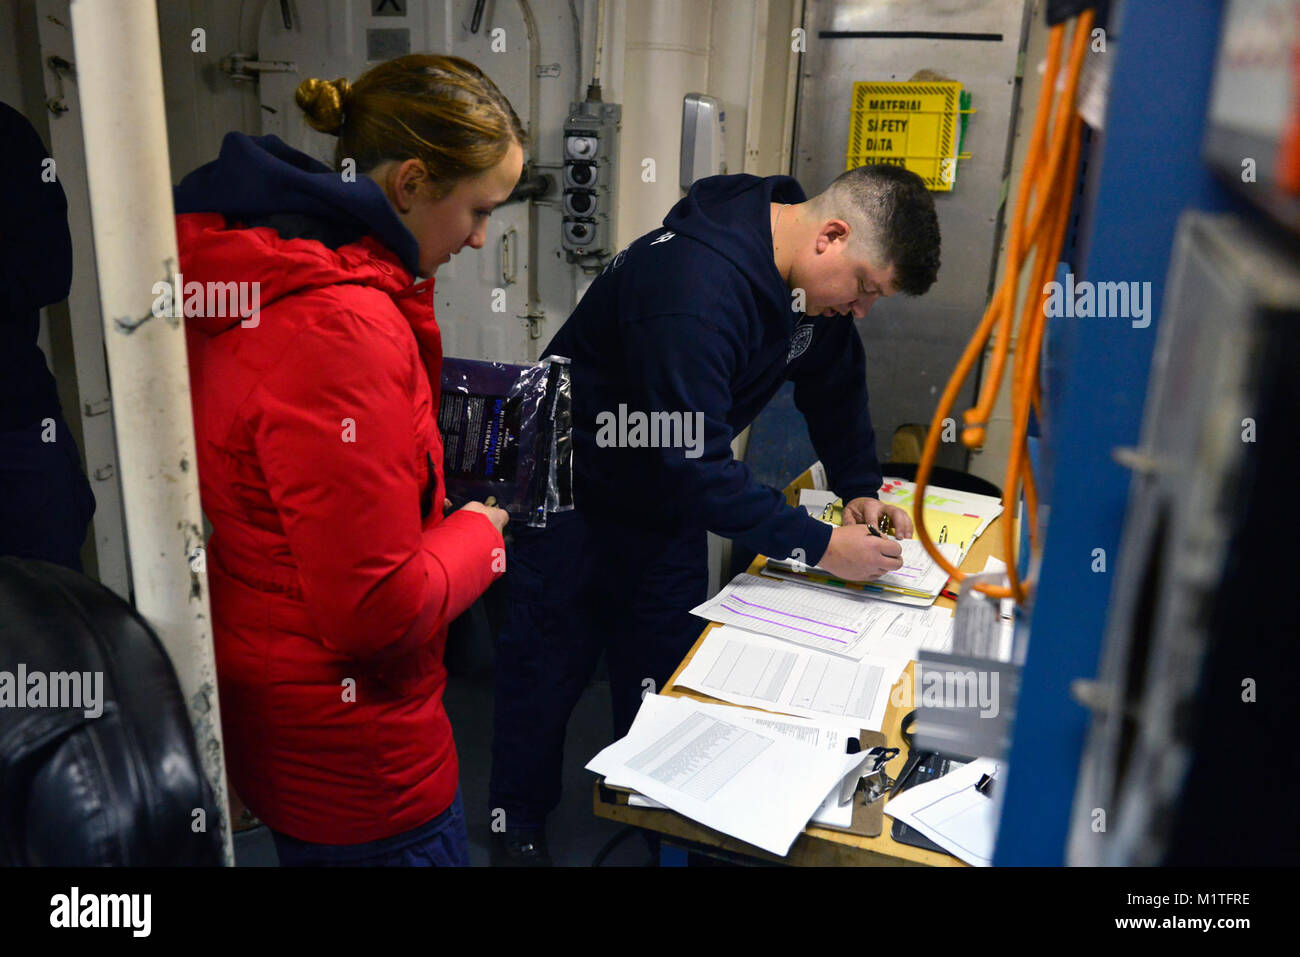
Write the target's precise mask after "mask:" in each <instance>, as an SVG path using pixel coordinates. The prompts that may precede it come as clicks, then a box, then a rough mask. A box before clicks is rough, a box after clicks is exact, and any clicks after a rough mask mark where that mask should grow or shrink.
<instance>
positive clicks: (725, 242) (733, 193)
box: [664, 174, 808, 315]
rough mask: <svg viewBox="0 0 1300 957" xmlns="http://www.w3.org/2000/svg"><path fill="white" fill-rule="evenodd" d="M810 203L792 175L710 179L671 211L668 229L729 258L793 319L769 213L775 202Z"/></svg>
mask: <svg viewBox="0 0 1300 957" xmlns="http://www.w3.org/2000/svg"><path fill="white" fill-rule="evenodd" d="M807 198H808V197H807V196H805V195H804V191H803V188H802V187H801V186H800V185H799V182H798V180H796V179H794V178H793V177H791V176H750V175H748V174H738V175H731V176H706V177H705V178H704V179H701V180H697V181H696V182H695V183H694V184H693V185H692V186H691V189H690V192H688V193H687V194H686V196H685V197H683V198H682V199H681V200H680V201H678V203H677V205H676V206H674V207H673V208H672V209H671V210H669V212H668V215H667V216H665V217H664V225H665V226H666V227H668V228H669V229H671V230H672V231H673V232H674V233H677V234H678V235H681V236H690V237H691V238H692V239H696V240H699V241H700V242H702V243H705V244H707V245H708V246H709V247H711V248H712V249H714V250H715V251H716V252H718V253H719V254H720V255H722V256H725V257H726V258H727V259H729V260H730V261H731V262H732V263H734V264H735V266H736V268H737V269H739V270H740V271H741V272H742V273H743V274H744V275H745V278H746V279H748V280H749V282H750V285H752V286H753V287H754V289H755V290H757V291H760V292H761V294H762V297H763V298H764V299H765V300H767V301H768V302H769V303H770V304H771V305H773V306H774V307H775V308H777V309H778V310H780V311H781V312H782V313H784V314H786V315H789V314H790V290H789V289H788V288H787V287H786V284H785V280H784V279H782V278H781V273H780V272H779V271H778V270H777V268H776V258H775V253H774V251H773V249H772V229H771V226H770V225H769V224H770V222H771V218H770V213H769V210H770V204H772V203H802V202H803V201H804V200H805V199H807Z"/></svg>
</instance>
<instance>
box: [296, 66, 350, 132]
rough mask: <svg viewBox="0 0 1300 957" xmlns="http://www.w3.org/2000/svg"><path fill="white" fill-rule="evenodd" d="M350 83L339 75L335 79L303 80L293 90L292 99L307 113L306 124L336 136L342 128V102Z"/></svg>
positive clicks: (343, 102)
mask: <svg viewBox="0 0 1300 957" xmlns="http://www.w3.org/2000/svg"><path fill="white" fill-rule="evenodd" d="M350 89H351V85H350V84H349V83H348V81H347V80H345V79H343V78H342V77H339V78H338V79H337V80H318V79H316V78H315V77H313V78H311V79H308V80H303V81H302V82H301V83H299V84H298V89H297V90H296V91H295V92H294V95H293V98H294V101H295V102H296V103H297V104H298V106H299V107H301V108H302V111H303V112H304V113H306V114H307V124H308V125H309V126H310V127H311V128H312V129H314V130H320V131H321V132H322V133H331V134H333V135H334V136H338V134H339V130H340V129H342V128H343V119H344V109H343V108H344V104H345V102H346V100H347V96H348V91H349V90H350Z"/></svg>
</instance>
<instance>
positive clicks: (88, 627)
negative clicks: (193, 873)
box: [0, 558, 221, 866]
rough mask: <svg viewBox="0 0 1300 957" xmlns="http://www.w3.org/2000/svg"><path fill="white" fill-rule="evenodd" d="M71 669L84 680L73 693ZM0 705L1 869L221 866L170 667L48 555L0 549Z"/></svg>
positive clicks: (122, 613) (110, 603) (110, 602)
mask: <svg viewBox="0 0 1300 957" xmlns="http://www.w3.org/2000/svg"><path fill="white" fill-rule="evenodd" d="M20 671H21V672H22V673H24V674H25V675H26V676H28V680H27V681H26V682H24V684H26V685H27V687H25V688H24V687H16V686H17V684H18V678H19V674H20ZM72 672H80V673H82V677H83V678H85V677H86V675H87V674H89V676H90V679H89V680H88V681H85V682H84V687H81V688H80V694H76V693H75V692H76V689H77V688H78V686H79V684H81V683H80V682H77V681H73V680H71V679H70V678H67V677H66V676H68V675H69V674H70V673H72ZM58 674H62V675H64V676H65V678H63V679H60V678H59V677H58ZM96 674H98V675H99V676H101V677H99V678H96V677H95V675H96ZM31 676H38V677H36V678H33V677H31ZM40 676H43V677H40ZM97 682H102V683H100V684H99V685H98V686H99V693H98V694H96V690H95V688H96V684H97ZM6 683H7V684H6ZM42 683H43V684H44V685H45V694H46V700H45V701H44V703H41V702H40V701H39V700H37V699H35V697H34V695H35V693H36V691H37V688H38V686H39V685H40V684H42ZM56 689H58V690H59V692H60V693H59V694H58V695H57V700H56V695H55V690H56ZM6 695H8V696H9V697H8V698H6V697H5V696H6ZM96 699H97V700H96ZM0 704H2V705H3V706H0V865H23V864H30V865H72V866H87V865H168V866H176V865H218V864H220V863H221V837H220V833H219V817H218V815H217V812H216V806H215V803H214V801H213V796H212V793H211V789H210V788H209V787H208V783H207V780H206V779H205V777H204V775H203V773H202V767H201V764H200V761H199V755H198V750H197V748H196V746H195V742H194V734H193V731H192V729H191V727H190V721H189V716H188V713H187V709H186V706H185V701H184V699H183V698H182V696H181V690H180V686H179V684H178V683H177V680H176V674H175V672H174V671H173V670H172V667H171V662H170V660H169V659H168V657H167V655H166V653H165V652H164V650H163V647H162V644H161V643H160V642H159V641H158V638H157V636H156V635H155V634H154V632H153V630H152V629H151V628H150V627H149V625H148V624H146V622H145V621H144V619H143V618H141V617H140V616H139V615H138V614H137V613H136V612H135V610H134V609H133V608H131V606H130V605H128V604H127V603H126V602H124V601H122V600H121V599H120V598H119V597H118V596H117V595H115V594H114V593H113V592H112V591H110V590H109V589H107V588H105V587H104V586H102V585H100V584H98V583H97V582H95V581H93V580H91V579H89V578H87V577H86V576H84V575H80V574H78V573H76V572H74V571H71V570H69V569H67V568H63V567H62V566H59V565H53V564H50V563H48V562H41V561H31V560H24V559H16V558H0ZM17 705H22V706H21V707H20V706H17ZM200 810H201V811H202V814H199V813H197V812H198V811H200ZM199 822H201V823H202V825H203V829H202V830H196V827H198V824H199Z"/></svg>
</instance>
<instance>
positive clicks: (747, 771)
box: [587, 694, 860, 856]
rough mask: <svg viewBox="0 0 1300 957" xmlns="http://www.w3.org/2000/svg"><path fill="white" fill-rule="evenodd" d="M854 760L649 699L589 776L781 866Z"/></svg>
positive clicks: (671, 701) (675, 702)
mask: <svg viewBox="0 0 1300 957" xmlns="http://www.w3.org/2000/svg"><path fill="white" fill-rule="evenodd" d="M859 760H860V756H859V755H852V754H836V753H834V752H831V751H822V750H819V749H817V748H814V747H811V746H810V745H807V744H803V743H801V742H798V741H792V740H789V739H787V738H783V737H781V736H780V735H777V734H775V733H763V732H760V731H758V730H755V729H754V728H752V727H748V726H746V725H745V724H743V723H741V722H737V721H734V720H722V719H720V718H716V717H714V716H712V715H711V714H709V713H708V712H706V711H704V710H702V709H701V708H700V706H699V704H698V703H697V702H694V701H691V700H690V699H688V698H666V697H663V696H661V695H649V694H648V695H646V696H645V698H644V700H642V702H641V710H640V711H638V712H637V716H636V720H635V721H634V722H633V723H632V728H631V730H630V731H628V733H627V736H626V737H624V738H622V739H620V740H618V741H615V742H614V743H613V744H611V745H610V746H609V747H607V748H605V749H604V750H603V751H601V752H600V753H599V754H598V755H596V756H595V757H594V758H592V759H591V761H590V762H588V764H587V769H588V770H590V771H595V772H596V773H597V774H603V775H604V776H605V777H606V778H609V779H611V780H614V781H617V782H619V784H620V785H621V786H623V787H630V788H633V789H634V790H636V791H639V792H640V793H642V794H644V795H646V796H647V797H650V798H653V799H654V800H656V801H658V802H659V803H661V804H664V805H666V806H667V807H669V808H671V809H672V810H674V811H676V812H677V813H679V814H681V815H683V816H685V817H688V818H690V819H691V820H693V821H698V822H699V823H701V824H703V825H705V826H706V827H711V828H713V829H714V830H717V831H721V832H722V833H724V834H729V835H731V836H732V837H736V838H739V839H740V840H742V841H745V842H747V843H749V844H753V845H754V846H755V847H760V848H762V849H763V850H765V851H770V852H772V853H773V854H779V855H782V856H784V855H785V854H787V853H788V852H789V850H790V845H791V844H793V843H794V839H795V838H796V837H798V836H799V832H800V831H802V830H803V829H804V825H806V824H807V823H808V819H809V818H810V817H812V815H813V812H815V811H816V810H817V808H818V807H819V806H820V805H821V803H822V802H823V801H824V800H825V798H826V795H827V794H829V793H830V791H831V788H833V787H835V786H836V784H838V783H839V781H840V780H841V779H843V777H844V775H846V774H848V773H849V772H850V770H851V769H852V768H853V767H854V766H855V765H856V764H857V762H858V761H859Z"/></svg>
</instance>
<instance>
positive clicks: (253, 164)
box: [173, 133, 419, 276]
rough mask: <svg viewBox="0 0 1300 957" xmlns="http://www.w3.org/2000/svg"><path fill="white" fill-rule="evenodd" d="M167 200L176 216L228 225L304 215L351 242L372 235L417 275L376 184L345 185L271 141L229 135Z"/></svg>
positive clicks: (414, 254) (408, 242)
mask: <svg viewBox="0 0 1300 957" xmlns="http://www.w3.org/2000/svg"><path fill="white" fill-rule="evenodd" d="M173 199H174V202H175V205H176V212H177V214H181V213H220V214H221V215H222V216H224V217H226V219H227V220H231V221H232V225H233V223H234V221H240V222H250V221H252V222H256V221H257V220H259V219H262V218H264V217H268V216H272V215H286V214H287V215H296V216H303V217H308V218H310V219H312V220H315V221H317V222H319V223H322V224H325V225H326V226H327V227H328V228H330V229H331V230H332V231H333V232H335V233H336V234H338V233H343V234H346V233H349V232H350V233H352V234H353V237H352V238H355V239H359V238H360V237H361V236H363V235H367V234H373V235H374V236H376V237H378V239H379V241H380V242H381V243H383V245H384V246H386V247H387V248H388V249H389V250H391V251H392V252H393V254H394V255H395V256H396V257H397V258H398V259H399V260H400V261H401V263H402V265H403V266H404V267H405V268H406V271H407V272H408V273H410V274H411V275H412V276H415V275H418V274H419V249H418V247H417V244H416V242H415V237H414V236H412V235H411V231H410V230H409V229H407V228H406V226H405V225H404V224H403V223H402V221H401V220H400V219H399V218H398V216H397V213H396V212H395V211H394V210H393V207H392V204H391V203H389V202H388V197H387V196H385V195H384V191H383V190H382V189H380V188H379V184H378V183H376V182H375V181H374V180H372V179H371V178H370V177H369V176H363V175H358V176H357V177H356V179H355V181H353V182H346V181H344V179H343V177H342V176H341V175H340V174H339V173H337V172H335V171H334V170H332V169H330V168H329V167H328V166H326V165H325V164H324V163H322V162H320V161H319V160H316V159H313V158H312V157H310V156H308V155H307V154H306V153H300V152H298V151H297V150H295V149H293V148H292V147H290V146H288V145H287V144H286V143H284V142H283V141H282V140H281V139H280V138H279V137H277V136H256V137H254V136H247V135H245V134H243V133H227V134H226V137H225V139H224V140H222V141H221V153H220V155H218V156H217V158H216V159H215V160H213V161H212V162H211V163H206V164H204V165H203V166H200V167H199V168H198V169H196V170H195V171H194V172H192V173H190V174H189V175H188V176H186V177H185V178H184V179H183V180H181V182H180V185H179V186H177V187H176V189H175V191H174V196H173Z"/></svg>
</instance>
